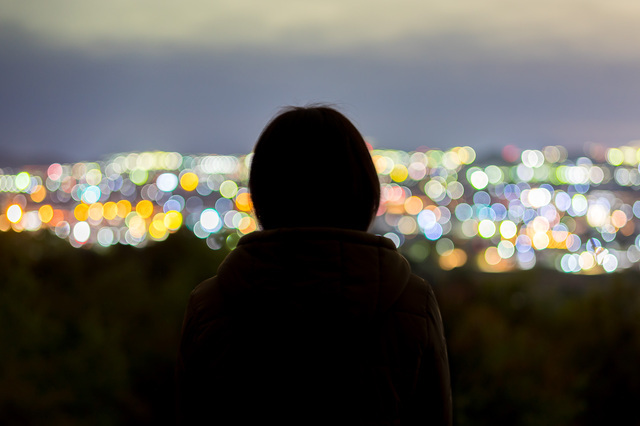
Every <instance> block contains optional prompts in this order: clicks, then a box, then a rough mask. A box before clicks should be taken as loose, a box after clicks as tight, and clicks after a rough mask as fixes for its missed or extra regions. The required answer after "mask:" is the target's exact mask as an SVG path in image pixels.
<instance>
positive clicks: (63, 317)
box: [0, 232, 640, 425]
mask: <svg viewBox="0 0 640 426" xmlns="http://www.w3.org/2000/svg"><path fill="white" fill-rule="evenodd" d="M225 254H226V253H225V252H223V251H218V252H215V251H211V250H209V249H208V248H207V246H206V244H205V243H204V241H202V240H198V239H196V238H195V237H194V236H193V235H192V234H190V233H187V232H185V233H178V234H176V235H173V236H171V237H170V238H169V239H168V240H167V241H165V242H163V243H160V244H153V245H150V246H149V247H147V248H144V249H137V248H132V247H125V246H115V247H112V248H111V249H109V250H104V251H102V252H94V251H89V250H77V249H73V248H71V247H70V246H69V245H68V244H67V243H66V242H64V241H61V240H59V239H57V238H55V237H52V236H50V235H49V234H47V233H45V232H41V233H37V234H35V235H34V234H29V235H26V234H15V233H12V232H9V233H0V424H3V425H42V424H47V425H85V424H91V425H129V424H131V425H133V424H136V425H144V424H148V425H151V424H153V425H157V424H172V423H173V368H174V360H175V354H176V350H177V341H178V335H179V331H180V325H181V322H182V315H183V311H184V307H185V304H186V300H187V297H188V295H189V292H190V291H191V289H192V288H193V286H194V285H195V284H197V283H198V282H200V281H201V280H203V279H204V278H206V277H208V276H210V275H213V274H214V273H215V271H216V269H217V266H218V264H219V262H220V261H221V260H222V258H223V257H224V256H225ZM414 269H415V270H416V272H418V273H420V274H423V275H425V276H427V277H428V278H429V279H430V280H431V281H432V282H433V283H434V288H435V290H436V293H437V295H438V298H439V301H440V305H441V309H442V314H443V318H444V322H445V328H446V332H447V339H448V345H449V357H450V362H451V374H452V383H453V393H454V394H453V397H454V421H455V423H456V424H457V425H496V424H509V425H602V424H627V425H629V424H631V425H637V424H640V410H638V409H637V406H636V405H637V401H640V279H639V278H640V275H639V274H638V273H637V272H630V271H627V272H623V273H619V274H613V275H607V276H599V277H588V276H567V275H562V274H558V273H555V272H551V271H544V270H533V271H527V272H518V273H511V274H480V273H478V272H477V271H474V270H473V269H471V268H469V269H464V268H463V269H458V270H454V271H452V272H448V273H443V272H440V271H438V270H436V269H434V268H432V267H430V266H429V262H427V263H426V264H422V265H414ZM283 409H285V406H283Z"/></svg>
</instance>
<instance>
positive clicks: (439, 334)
mask: <svg viewBox="0 0 640 426" xmlns="http://www.w3.org/2000/svg"><path fill="white" fill-rule="evenodd" d="M425 285H426V286H427V307H426V309H427V312H426V321H427V324H426V325H427V344H426V346H425V349H424V352H423V355H422V360H421V363H420V370H419V372H418V381H417V385H416V394H415V399H414V401H413V404H412V410H411V411H412V413H411V421H410V424H422V425H426V424H428V425H438V426H440V425H445V426H450V425H451V424H452V400H451V380H450V375H449V361H448V359H447V345H446V342H445V338H444V327H443V325H442V317H441V316H440V308H439V307H438V302H437V301H436V297H435V294H434V293H433V289H432V288H431V286H430V285H429V284H428V283H426V282H425Z"/></svg>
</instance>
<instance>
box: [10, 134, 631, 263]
mask: <svg viewBox="0 0 640 426" xmlns="http://www.w3.org/2000/svg"><path fill="white" fill-rule="evenodd" d="M370 152H371V155H372V159H373V162H374V165H375V167H376V170H377V171H378V174H379V178H380V183H381V204H380V209H379V210H378V212H377V216H376V220H375V222H374V224H373V227H372V230H373V232H375V233H378V234H380V235H385V236H387V237H388V238H390V239H391V240H392V241H393V242H394V244H395V245H396V246H397V247H399V248H400V250H402V251H403V253H405V254H406V255H407V256H408V257H409V258H410V259H412V260H414V261H418V262H422V261H425V260H426V259H427V258H429V257H430V256H435V258H436V259H437V264H438V265H439V266H440V267H441V268H442V269H445V270H450V269H453V268H457V267H461V266H463V265H467V264H469V265H471V267H477V268H479V269H480V270H483V271H487V272H502V271H508V270H512V269H517V268H519V269H530V268H532V267H534V266H536V265H543V266H546V267H554V268H556V269H558V270H560V271H563V272H566V273H585V274H586V273H588V274H594V273H610V272H615V271H619V270H622V269H627V268H637V267H638V266H639V265H640V236H638V233H639V232H640V200H639V199H638V198H639V196H638V193H637V191H636V190H637V188H638V187H640V171H639V169H638V163H639V162H640V150H639V149H638V148H637V147H634V146H622V147H617V148H607V149H604V148H603V149H600V150H596V151H593V152H595V153H596V154H593V155H591V154H589V155H588V156H583V157H578V158H576V159H574V160H572V159H571V158H569V155H568V153H567V152H566V149H564V148H563V147H561V146H548V147H544V148H543V149H541V150H536V149H529V150H523V151H520V150H519V149H518V148H516V147H514V146H509V147H505V149H504V150H503V152H502V154H503V156H502V157H503V160H500V161H499V162H496V163H495V164H475V160H476V153H475V151H474V150H473V149H472V148H470V147H456V148H452V149H449V150H437V149H431V150H422V151H415V152H403V151H396V150H371V151H370ZM598 153H599V154H598ZM250 163H251V155H248V156H243V157H234V156H218V155H203V156H187V155H182V154H179V153H167V152H143V153H125V154H118V155H115V156H113V157H112V158H111V159H109V160H107V161H102V162H79V163H75V164H59V163H54V164H51V165H48V166H45V167H42V168H38V167H29V168H27V169H25V170H15V171H12V170H10V169H1V170H0V232H11V231H15V232H22V231H32V232H35V231H38V230H42V229H49V230H50V231H51V232H53V233H54V234H55V235H56V236H58V237H60V238H63V239H67V240H68V241H69V243H71V244H72V245H73V246H74V247H105V248H106V247H109V246H111V245H113V244H130V245H135V246H144V245H145V244H147V243H148V242H149V241H163V240H165V239H166V238H168V236H169V235H170V234H172V233H174V232H176V231H178V230H179V229H182V228H185V227H186V228H187V229H188V230H189V231H191V232H193V233H194V234H195V235H196V236H198V237H199V238H202V239H203V240H205V241H206V244H207V246H208V247H210V248H211V249H213V250H218V249H221V248H223V247H224V248H226V249H233V247H235V245H236V244H237V242H238V239H239V238H240V237H241V236H242V235H246V234H248V233H250V232H253V231H255V230H256V229H257V228H258V223H257V221H256V218H255V217H254V216H253V205H252V202H251V195H250V193H249V191H248V188H247V178H248V170H249V166H250ZM302 178H303V177H299V176H290V177H287V179H302ZM280 187H281V193H282V197H281V199H282V203H284V204H285V205H288V207H289V208H290V211H291V214H304V212H301V211H297V210H296V209H297V206H296V205H294V204H293V202H294V201H293V200H294V197H288V196H287V195H288V194H287V191H288V188H289V185H288V184H287V182H286V179H285V180H283V181H282V182H281V185H280ZM335 188H336V190H339V182H336V183H335ZM336 207H337V206H336ZM328 208H331V206H328ZM334 211H335V212H336V214H339V213H337V212H339V211H341V210H340V208H336V209H334ZM470 260H471V261H470Z"/></svg>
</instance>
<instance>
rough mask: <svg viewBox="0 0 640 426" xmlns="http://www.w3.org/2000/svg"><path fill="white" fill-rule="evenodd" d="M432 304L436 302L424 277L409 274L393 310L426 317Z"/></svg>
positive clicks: (431, 289)
mask: <svg viewBox="0 0 640 426" xmlns="http://www.w3.org/2000/svg"><path fill="white" fill-rule="evenodd" d="M434 305H435V306H437V302H436V298H435V295H434V293H433V288H431V285H430V284H429V283H428V282H427V281H426V280H425V279H424V278H421V277H419V276H418V275H415V274H411V275H410V276H409V279H408V280H407V284H406V286H405V288H404V290H403V292H402V294H401V295H400V297H399V298H398V301H397V302H396V303H395V305H394V307H393V310H394V311H398V312H405V313H408V314H413V315H417V316H420V317H424V318H427V317H429V316H430V314H431V312H430V311H431V310H432V309H433V306H434Z"/></svg>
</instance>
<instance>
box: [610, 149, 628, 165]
mask: <svg viewBox="0 0 640 426" xmlns="http://www.w3.org/2000/svg"><path fill="white" fill-rule="evenodd" d="M623 161H624V154H623V153H622V150H620V149H618V148H609V149H608V150H607V162H608V163H609V164H611V165H612V166H619V165H620V164H622V162H623Z"/></svg>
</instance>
